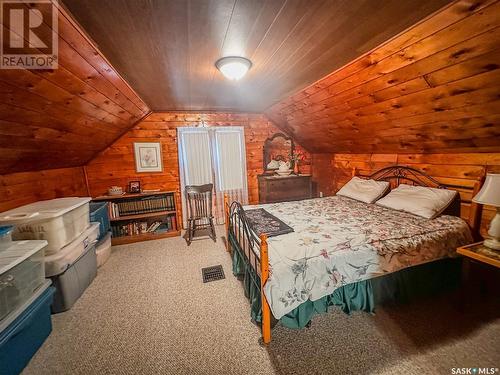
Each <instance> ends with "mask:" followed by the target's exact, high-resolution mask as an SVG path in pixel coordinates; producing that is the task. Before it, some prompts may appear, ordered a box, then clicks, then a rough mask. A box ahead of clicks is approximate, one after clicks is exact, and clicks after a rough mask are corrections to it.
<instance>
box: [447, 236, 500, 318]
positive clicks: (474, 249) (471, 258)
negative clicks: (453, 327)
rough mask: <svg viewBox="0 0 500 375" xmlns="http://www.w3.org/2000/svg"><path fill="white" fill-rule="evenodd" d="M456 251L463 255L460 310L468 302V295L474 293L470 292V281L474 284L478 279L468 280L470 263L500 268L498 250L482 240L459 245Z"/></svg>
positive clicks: (499, 253)
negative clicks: (489, 246) (486, 244)
mask: <svg viewBox="0 0 500 375" xmlns="http://www.w3.org/2000/svg"><path fill="white" fill-rule="evenodd" d="M457 253H458V254H460V255H463V257H464V258H463V262H462V287H461V296H460V302H459V306H460V310H463V308H464V307H465V306H466V305H467V304H468V302H469V297H470V296H471V295H474V294H475V293H471V291H472V289H471V283H472V284H474V283H477V282H478V280H475V279H477V278H474V280H469V273H470V266H471V263H473V262H479V263H483V264H489V265H490V266H493V267H496V268H500V251H497V250H493V249H490V248H488V247H486V246H484V244H483V242H477V243H473V244H471V245H467V246H462V247H459V248H458V249H457ZM483 294H484V293H483Z"/></svg>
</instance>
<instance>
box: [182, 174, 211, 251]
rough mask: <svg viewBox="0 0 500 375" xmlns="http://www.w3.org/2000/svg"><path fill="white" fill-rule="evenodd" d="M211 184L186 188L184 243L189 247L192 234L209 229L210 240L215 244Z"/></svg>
mask: <svg viewBox="0 0 500 375" xmlns="http://www.w3.org/2000/svg"><path fill="white" fill-rule="evenodd" d="M212 190H213V184H205V185H199V186H196V185H189V186H186V201H187V206H188V219H187V226H188V228H187V233H186V242H187V244H188V246H189V245H191V242H192V241H193V237H194V234H195V232H196V231H197V230H200V229H209V230H210V234H209V236H210V238H211V239H212V240H214V242H216V238H217V237H216V235H215V226H214V217H213V215H212Z"/></svg>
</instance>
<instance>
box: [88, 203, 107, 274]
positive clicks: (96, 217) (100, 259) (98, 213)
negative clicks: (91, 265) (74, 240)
mask: <svg viewBox="0 0 500 375" xmlns="http://www.w3.org/2000/svg"><path fill="white" fill-rule="evenodd" d="M90 221H92V222H96V223H99V242H97V245H96V247H95V249H96V251H95V252H96V255H97V267H101V266H102V265H103V264H104V263H106V261H107V260H108V258H109V257H110V255H111V224H110V221H109V211H108V202H90Z"/></svg>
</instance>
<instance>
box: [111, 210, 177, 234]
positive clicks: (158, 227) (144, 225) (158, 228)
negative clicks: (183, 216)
mask: <svg viewBox="0 0 500 375" xmlns="http://www.w3.org/2000/svg"><path fill="white" fill-rule="evenodd" d="M111 230H112V235H113V237H122V236H135V235H140V234H145V233H165V232H170V231H176V230H177V221H176V217H175V215H173V214H171V215H168V216H166V217H165V218H163V220H156V221H153V222H149V223H148V222H147V221H134V222H129V223H121V224H113V225H112V226H111Z"/></svg>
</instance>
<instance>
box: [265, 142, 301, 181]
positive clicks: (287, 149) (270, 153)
mask: <svg viewBox="0 0 500 375" xmlns="http://www.w3.org/2000/svg"><path fill="white" fill-rule="evenodd" d="M293 152H294V146H293V139H292V138H290V137H287V136H286V135H285V134H283V133H276V134H274V135H273V136H272V137H270V138H267V139H266V141H265V142H264V157H263V160H264V173H266V174H269V173H274V172H275V171H276V170H277V169H278V168H279V166H280V161H284V162H289V161H290V159H291V157H292V156H293Z"/></svg>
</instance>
